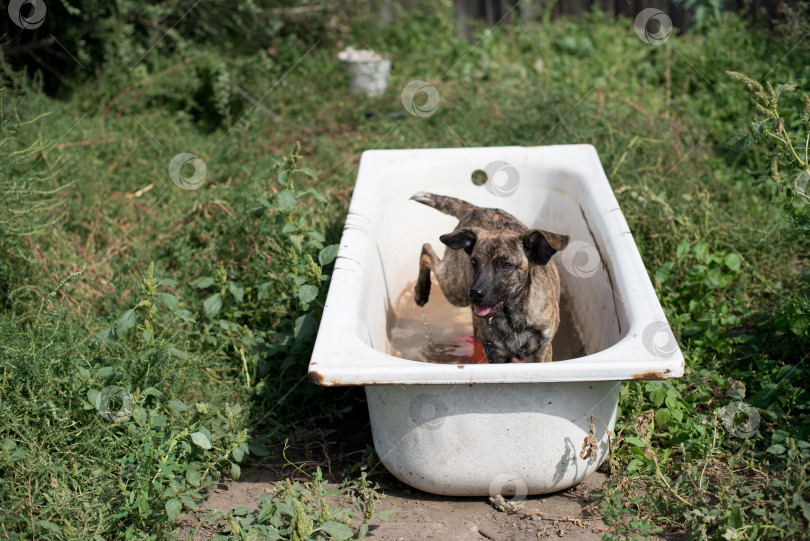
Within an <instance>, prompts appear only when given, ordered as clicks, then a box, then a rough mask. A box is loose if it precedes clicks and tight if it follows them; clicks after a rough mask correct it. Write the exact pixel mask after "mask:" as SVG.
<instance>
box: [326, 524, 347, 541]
mask: <svg viewBox="0 0 810 541" xmlns="http://www.w3.org/2000/svg"><path fill="white" fill-rule="evenodd" d="M318 530H320V531H322V532H324V533H325V534H327V535H329V537H331V538H332V539H333V540H334V541H346V539H351V538H352V536H354V532H353V531H352V529H351V528H349V527H348V526H346V525H345V524H343V523H341V522H324V523H323V524H321V527H320V528H318Z"/></svg>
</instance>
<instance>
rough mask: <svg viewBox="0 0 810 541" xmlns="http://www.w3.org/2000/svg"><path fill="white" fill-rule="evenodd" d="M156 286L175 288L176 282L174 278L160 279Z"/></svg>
mask: <svg viewBox="0 0 810 541" xmlns="http://www.w3.org/2000/svg"><path fill="white" fill-rule="evenodd" d="M157 285H159V286H169V287H177V280H175V279H174V278H161V279H160V280H158V281H157Z"/></svg>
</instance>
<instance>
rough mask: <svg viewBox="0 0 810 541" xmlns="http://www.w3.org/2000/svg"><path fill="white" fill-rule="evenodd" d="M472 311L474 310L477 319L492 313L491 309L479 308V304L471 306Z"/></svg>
mask: <svg viewBox="0 0 810 541" xmlns="http://www.w3.org/2000/svg"><path fill="white" fill-rule="evenodd" d="M473 310H475V315H476V316H478V317H486V315H487V314H489V313H490V312H492V308H491V307H489V306H481V305H480V304H473Z"/></svg>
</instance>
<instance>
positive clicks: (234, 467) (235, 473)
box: [231, 462, 242, 479]
mask: <svg viewBox="0 0 810 541" xmlns="http://www.w3.org/2000/svg"><path fill="white" fill-rule="evenodd" d="M240 475H242V468H240V467H239V464H237V463H236V462H231V477H233V478H234V479H239V476H240Z"/></svg>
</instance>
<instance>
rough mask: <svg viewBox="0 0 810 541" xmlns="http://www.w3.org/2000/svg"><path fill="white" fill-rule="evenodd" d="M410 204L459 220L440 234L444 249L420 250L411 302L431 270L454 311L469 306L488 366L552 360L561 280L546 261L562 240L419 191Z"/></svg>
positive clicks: (420, 300) (422, 294)
mask: <svg viewBox="0 0 810 541" xmlns="http://www.w3.org/2000/svg"><path fill="white" fill-rule="evenodd" d="M411 199H413V200H415V201H418V202H420V203H423V204H425V205H428V206H429V207H433V208H435V209H436V210H439V211H441V212H444V213H445V214H450V215H451V216H455V217H456V218H458V219H459V223H458V226H456V229H455V230H454V231H453V232H452V233H447V234H446V235H442V236H441V237H439V240H441V241H442V242H443V243H444V244H446V245H447V246H448V247H449V248H450V250H448V251H447V253H445V257H444V259H441V260H440V259H439V258H438V257H437V256H436V252H434V251H433V247H432V246H431V245H430V244H425V245H424V246H422V254H421V255H420V257H419V278H418V279H417V281H416V286H415V287H414V294H415V295H414V299H415V300H416V304H418V305H419V306H424V304H425V303H426V302H427V301H428V297H429V296H430V271H433V274H435V275H436V278H437V280H438V281H439V286H440V287H441V288H442V292H443V293H444V296H445V297H447V300H448V301H450V302H451V303H452V304H454V305H455V306H468V305H470V304H472V312H473V331H474V336H475V339H476V341H478V342H480V343H482V344H483V346H484V352H485V353H486V355H487V359H488V360H489V362H490V363H505V362H515V361H524V362H525V361H532V362H548V361H551V339H552V338H553V337H554V334H555V333H556V332H557V327H558V326H559V324H560V313H559V312H560V310H559V304H560V277H559V274H558V273H557V267H556V266H555V265H554V262H553V261H551V256H552V255H554V254H555V253H556V252H558V251H560V250H562V249H563V248H565V247H566V245H567V244H568V240H569V238H568V236H567V235H558V234H556V233H549V232H548V231H541V230H539V229H532V230H529V228H527V227H526V226H525V225H523V224H522V223H521V222H520V221H519V220H518V219H517V218H515V217H514V216H512V215H511V214H509V213H507V212H504V211H502V210H499V209H487V208H481V207H477V206H475V205H472V204H470V203H467V202H466V201H462V200H460V199H456V198H454V197H447V196H443V195H435V194H431V193H426V192H419V193H416V194H414V195H413V196H412V197H411Z"/></svg>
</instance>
